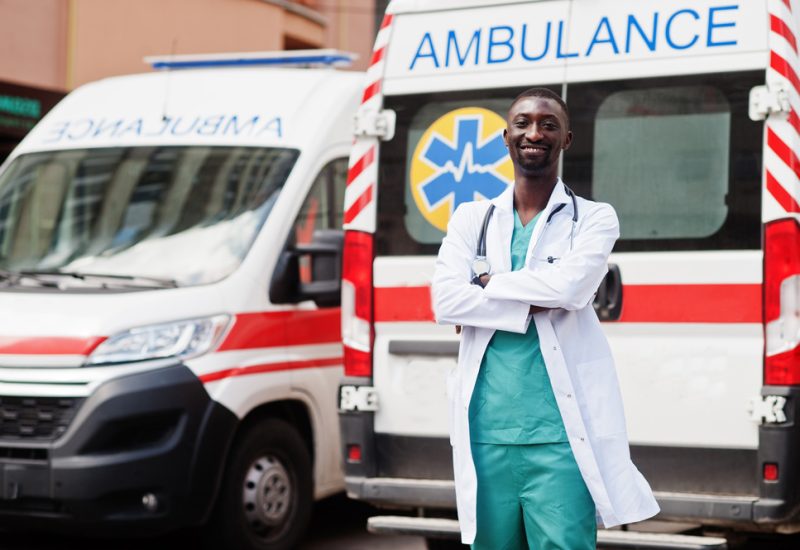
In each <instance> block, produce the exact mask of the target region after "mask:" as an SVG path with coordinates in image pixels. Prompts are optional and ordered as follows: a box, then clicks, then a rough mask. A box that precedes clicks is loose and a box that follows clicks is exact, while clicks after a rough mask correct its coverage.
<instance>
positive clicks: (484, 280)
mask: <svg viewBox="0 0 800 550" xmlns="http://www.w3.org/2000/svg"><path fill="white" fill-rule="evenodd" d="M491 278H492V276H491V275H489V274H488V273H486V274H484V275H481V285H482V286H483V287H484V288H485V287H486V285H488V284H489V279H491Z"/></svg>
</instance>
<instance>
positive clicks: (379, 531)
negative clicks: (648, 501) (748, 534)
mask: <svg viewBox="0 0 800 550" xmlns="http://www.w3.org/2000/svg"><path fill="white" fill-rule="evenodd" d="M367 530H368V531H369V532H370V533H374V534H376V535H413V536H419V537H429V538H442V539H458V538H459V536H460V533H461V532H460V530H459V528H458V521H457V520H454V519H441V518H415V517H408V516H375V517H371V518H369V519H368V520H367ZM597 547H598V548H642V549H651V548H653V549H655V548H662V549H670V550H679V549H680V550H707V549H725V548H727V547H728V546H727V541H726V540H725V539H723V538H718V537H697V536H690V535H672V534H662V533H639V532H633V531H605V530H599V531H598V532H597Z"/></svg>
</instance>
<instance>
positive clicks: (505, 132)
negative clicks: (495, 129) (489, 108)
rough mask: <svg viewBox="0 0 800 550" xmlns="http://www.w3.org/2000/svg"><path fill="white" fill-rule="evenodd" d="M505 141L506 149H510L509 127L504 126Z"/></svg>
mask: <svg viewBox="0 0 800 550" xmlns="http://www.w3.org/2000/svg"><path fill="white" fill-rule="evenodd" d="M503 143H505V144H506V149H508V128H503Z"/></svg>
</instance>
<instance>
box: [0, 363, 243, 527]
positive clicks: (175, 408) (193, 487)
mask: <svg viewBox="0 0 800 550" xmlns="http://www.w3.org/2000/svg"><path fill="white" fill-rule="evenodd" d="M0 399H1V398H0ZM30 401H35V398H33V399H31V400H30ZM39 416H40V417H42V414H39ZM44 419H45V420H46V419H47V415H46V414H45V415H44ZM236 422H237V419H236V417H235V415H234V414H233V413H232V412H230V411H229V410H228V409H226V408H224V407H222V406H221V405H219V404H218V403H216V402H215V401H213V400H212V399H211V398H210V397H209V395H208V393H207V392H206V391H205V388H204V387H203V384H202V383H201V382H200V381H199V380H198V378H197V377H196V376H195V375H194V374H193V373H192V372H191V371H190V370H189V369H188V368H187V367H186V366H185V365H182V364H175V365H173V366H170V367H166V368H159V369H157V370H152V371H146V372H142V373H137V374H131V375H127V376H123V377H119V378H115V379H112V380H110V381H108V382H106V383H104V384H102V385H101V386H100V387H98V388H97V389H96V390H95V391H94V392H93V393H92V394H91V395H90V396H89V397H87V398H86V399H85V400H83V402H81V403H79V404H78V405H77V406H76V407H75V412H74V417H73V418H71V419H70V421H69V422H68V425H64V426H63V427H62V428H61V431H62V432H63V433H61V432H59V431H58V430H57V431H56V432H55V433H54V435H53V438H51V439H52V440H51V441H42V439H47V438H46V437H45V438H42V437H39V438H37V437H20V436H19V434H16V433H15V434H13V435H12V436H9V435H7V434H4V435H2V436H0V481H1V482H2V485H1V486H2V490H0V526H25V525H30V526H35V527H49V528H53V529H60V530H84V529H86V528H87V526H91V527H92V532H93V533H96V532H98V531H100V532H102V531H103V530H109V531H113V532H115V533H118V532H119V530H120V528H123V529H124V528H125V527H128V526H129V527H131V529H132V532H135V533H137V534H152V533H157V532H162V531H166V530H169V529H173V528H177V527H180V526H183V525H189V524H194V523H198V522H201V521H203V520H204V519H205V518H206V517H207V515H208V513H209V512H210V509H211V505H212V503H213V500H214V495H215V493H216V490H217V487H218V485H219V480H220V475H221V473H222V465H223V464H224V459H225V456H226V454H227V450H228V447H229V445H230V440H231V438H232V436H233V433H234V431H235V425H236ZM40 424H41V423H40ZM134 529H135V531H134Z"/></svg>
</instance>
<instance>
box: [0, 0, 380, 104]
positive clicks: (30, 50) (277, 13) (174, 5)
mask: <svg viewBox="0 0 800 550" xmlns="http://www.w3.org/2000/svg"><path fill="white" fill-rule="evenodd" d="M299 3H301V4H303V5H305V6H309V7H312V8H313V7H314V6H319V12H318V13H320V14H321V15H322V16H323V17H324V24H320V22H319V21H313V20H310V19H308V18H305V17H303V16H302V15H298V14H296V13H292V12H291V11H288V10H286V11H285V10H284V9H283V8H281V7H279V6H278V5H275V4H272V3H270V2H268V1H264V0H0V52H1V53H0V80H10V81H15V82H21V83H24V84H30V85H34V86H41V87H48V88H55V89H61V90H69V89H72V88H74V87H75V86H78V85H80V84H83V83H86V82H89V81H92V80H97V79H99V78H103V77H107V76H113V75H119V74H127V73H138V72H144V71H148V70H149V68H148V67H147V65H145V63H144V62H143V58H144V57H145V56H148V55H164V54H170V53H176V54H185V53H210V52H235V51H260V50H280V49H283V48H284V47H285V46H292V45H293V46H295V47H297V46H302V45H308V46H312V47H327V48H337V49H342V50H348V51H355V52H356V53H357V54H358V55H359V60H358V61H357V63H356V66H355V67H354V68H357V69H363V68H366V66H367V63H368V62H369V57H370V52H371V49H372V42H373V36H374V31H373V27H374V22H373V18H374V14H373V13H372V11H373V9H374V3H375V0H321V1H319V2H317V1H316V0H302V1H301V2H299Z"/></svg>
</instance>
